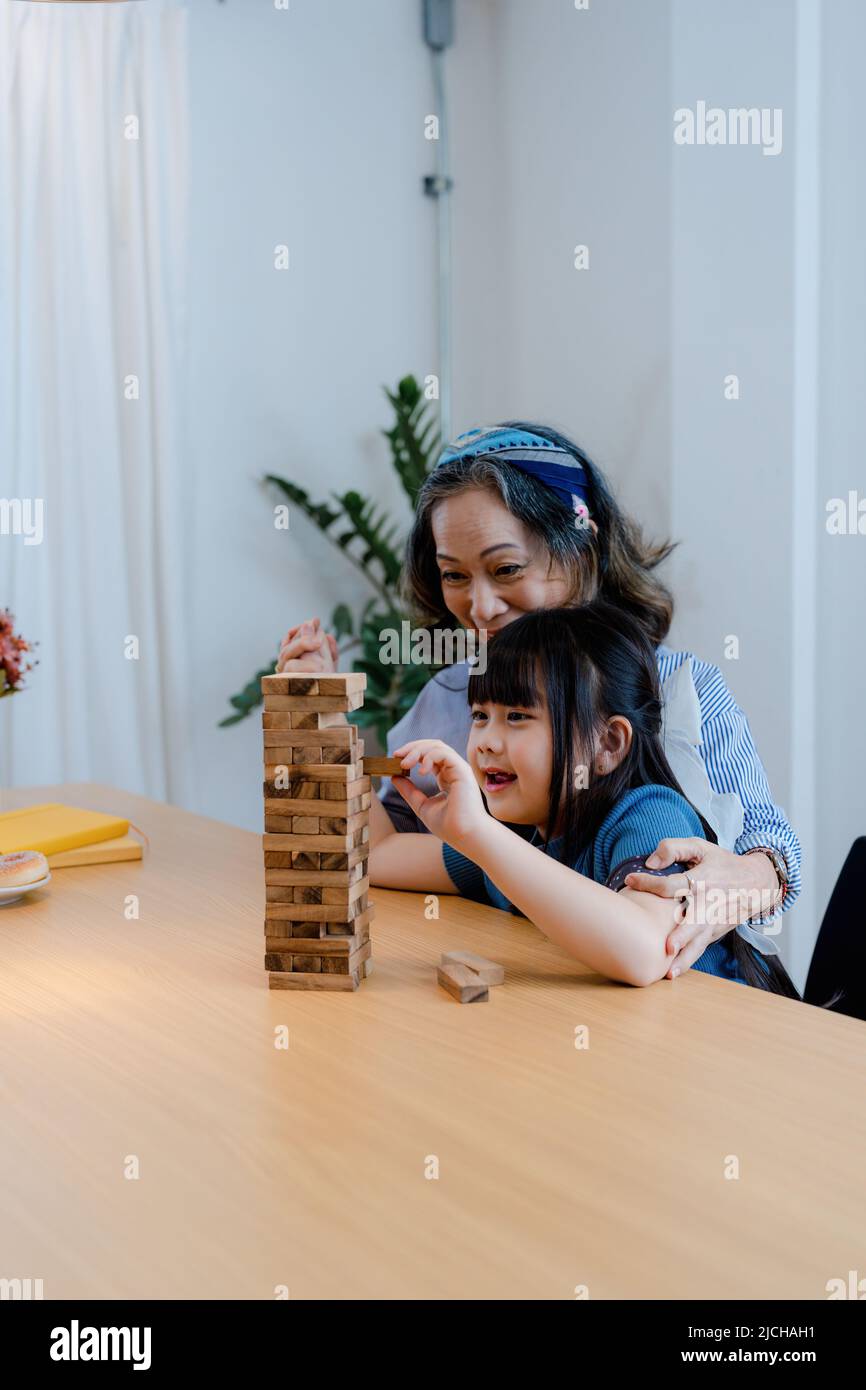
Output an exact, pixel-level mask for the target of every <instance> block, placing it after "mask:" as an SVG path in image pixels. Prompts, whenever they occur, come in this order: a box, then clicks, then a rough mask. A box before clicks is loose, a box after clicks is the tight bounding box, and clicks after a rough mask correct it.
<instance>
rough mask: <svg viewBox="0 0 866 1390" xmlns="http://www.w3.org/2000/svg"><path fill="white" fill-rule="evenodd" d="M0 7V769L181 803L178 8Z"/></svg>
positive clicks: (39, 780) (182, 142) (184, 748)
mask: <svg viewBox="0 0 866 1390" xmlns="http://www.w3.org/2000/svg"><path fill="white" fill-rule="evenodd" d="M0 15H2V17H0V81H2V89H0V499H2V498H5V499H7V504H9V503H10V500H11V501H12V502H14V500H15V499H17V500H18V502H19V503H22V504H23V506H22V507H21V508H20V509H19V510H18V511H17V513H16V507H15V506H14V505H7V506H6V509H5V513H3V514H0V523H2V517H3V515H5V518H6V521H5V525H2V527H0V607H9V608H11V609H12V611H13V612H14V614H15V617H16V620H17V623H16V625H17V628H18V629H19V630H20V631H21V632H23V634H24V636H25V637H26V638H28V639H35V640H38V641H39V644H40V645H39V649H38V652H37V656H38V659H39V665H38V666H37V667H36V669H35V670H34V671H32V672H31V673H30V676H29V677H28V681H27V684H28V689H27V690H26V691H24V692H23V693H21V694H19V695H14V696H12V697H7V698H5V699H0V760H2V769H0V771H2V781H3V783H5V784H6V785H24V784H45V783H55V782H61V781H97V782H108V783H111V784H113V785H115V786H117V787H121V788H127V789H129V790H131V791H140V792H144V793H145V794H148V795H151V796H155V797H158V798H160V799H166V800H171V801H176V802H180V803H183V802H185V801H188V799H189V790H190V785H191V777H192V769H191V767H190V766H189V762H190V754H189V747H190V738H189V730H188V727H187V720H188V709H189V704H190V680H189V673H188V670H187V651H188V619H187V594H188V589H189V586H188V583H187V582H186V576H185V573H184V569H185V558H184V557H185V554H186V553H187V551H188V547H187V545H186V544H185V540H186V537H187V535H188V532H189V529H190V527H191V524H192V510H191V499H190V498H189V497H188V496H187V492H186V483H185V470H184V456H183V429H184V419H183V402H184V395H185V392H184V380H183V355H184V340H185V318H186V265H185V257H186V237H187V232H186V222H187V191H188V171H187V162H188V151H187V12H186V5H185V4H181V3H176V2H175V3H170V2H169V0H165V2H164V3H163V2H162V0H128V3H120V4H92V3H88V4H83V3H82V4H76V3H65V4H59V3H54V4H36V3H29V2H28V0H2V11H0ZM40 502H41V505H42V509H43V511H42V516H43V534H42V537H41V542H39V543H37V538H38V529H37V527H36V525H35V522H36V519H37V518H38V514H39V504H40ZM16 514H17V516H18V517H19V518H20V524H19V525H18V529H17V533H16ZM28 517H29V520H30V534H29V535H25V534H23V531H24V529H25V522H26V519H27V518H28ZM4 531H5V534H4V533H3V532H4ZM130 639H135V640H136V641H137V644H138V646H137V655H136V648H135V645H134V642H133V641H131V640H130ZM130 658H132V659H130ZM116 809H117V810H118V811H120V810H121V809H122V808H121V806H118V807H117V808H116Z"/></svg>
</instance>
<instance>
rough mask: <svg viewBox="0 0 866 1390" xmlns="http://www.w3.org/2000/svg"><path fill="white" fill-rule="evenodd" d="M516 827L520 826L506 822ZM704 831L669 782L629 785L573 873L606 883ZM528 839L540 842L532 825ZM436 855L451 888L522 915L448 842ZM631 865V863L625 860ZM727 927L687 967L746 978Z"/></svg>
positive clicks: (553, 845)
mask: <svg viewBox="0 0 866 1390" xmlns="http://www.w3.org/2000/svg"><path fill="white" fill-rule="evenodd" d="M512 829H516V831H517V833H518V834H519V833H520V827H512ZM693 836H698V837H699V838H700V839H703V837H704V828H703V826H702V825H701V822H700V820H699V819H698V816H697V813H696V812H695V811H694V809H693V808H692V807H691V806H690V805H689V803H688V801H686V799H685V797H683V796H680V794H679V792H675V791H674V790H673V789H672V788H671V787H662V786H655V785H651V786H647V787H635V788H634V789H633V790H632V791H630V792H626V794H625V796H623V797H621V798H620V800H619V801H618V802H617V804H616V806H614V808H613V810H612V811H610V812H609V813H608V815H607V816H606V817H605V819H604V821H603V822H602V824H601V826H600V828H599V831H598V834H597V835H596V837H595V839H594V840H593V841H592V843H591V844H589V845H586V846H584V848H583V849H582V850H581V851H580V853H579V854H578V856H577V859H576V860H575V861H574V863H573V864H572V866H571V867H572V868H573V869H574V871H575V873H578V874H583V875H584V877H586V878H591V879H594V880H595V882H596V883H607V882H608V880H609V879H611V878H612V877H613V876H614V874H615V872H616V870H617V868H618V867H619V866H620V865H622V864H623V863H624V862H625V861H626V860H629V859H645V858H647V857H648V856H649V855H650V854H652V853H653V851H654V850H655V848H656V846H657V845H658V843H659V841H660V840H665V839H681V838H685V837H693ZM529 843H530V844H532V845H537V846H539V847H540V848H541V847H543V841H542V839H541V836H540V835H539V833H538V830H537V829H533V832H532V835H531V836H530V837H529ZM547 852H548V854H550V855H551V856H552V857H553V858H555V859H557V860H560V862H561V855H562V836H561V835H559V836H557V837H556V838H555V839H553V840H551V841H550V844H549V845H548V848H547ZM442 857H443V860H444V863H445V868H446V870H447V872H448V875H449V877H450V878H451V880H452V882H453V883H454V886H455V888H456V889H457V891H458V892H459V893H461V894H462V895H463V896H464V897H466V898H474V900H475V901H476V902H480V903H487V904H488V905H489V906H490V907H498V908H500V909H502V910H503V911H505V912H513V913H514V914H515V915H517V916H522V914H521V913H520V912H519V911H518V909H517V908H516V907H515V906H514V904H513V903H511V902H509V900H508V898H506V896H505V894H504V893H502V892H500V890H499V889H498V888H497V887H496V884H495V883H494V882H493V881H492V879H490V878H488V876H487V874H485V873H484V872H483V870H482V869H480V868H479V866H478V865H477V864H475V863H473V861H472V860H471V859H467V858H466V856H465V855H464V854H460V853H459V852H458V851H457V850H456V849H453V848H452V847H451V845H448V844H443V846H442ZM629 867H636V866H629ZM683 869H684V865H682V864H672V865H671V866H670V868H669V869H666V870H664V871H663V872H665V873H669V874H670V873H682V872H683ZM730 935H731V933H730V932H728V933H727V934H726V935H725V936H723V937H722V939H721V941H714V942H713V943H712V944H711V945H710V946H708V947H707V949H706V950H705V951H704V953H703V955H702V956H701V957H700V958H699V959H698V960H696V961H695V963H694V965H693V966H692V969H693V970H703V971H704V972H705V973H706V974H708V975H719V976H720V977H721V978H722V979H724V980H733V981H734V982H735V983H736V984H740V985H744V984H747V983H748V982H747V981H746V979H745V978H744V976H743V973H742V970H741V968H740V965H739V962H738V961H737V960H736V958H735V956H734V953H733V951H732V950H731V948H730V945H729V938H730ZM749 950H750V951H751V952H752V955H753V957H754V959H755V961H756V962H757V963H758V964H759V965H760V966H761V967H762V968H763V969H764V970H765V971H767V965H766V962H765V960H764V957H763V956H762V955H761V954H760V952H759V951H756V950H755V949H754V948H753V947H751V946H750V947H749Z"/></svg>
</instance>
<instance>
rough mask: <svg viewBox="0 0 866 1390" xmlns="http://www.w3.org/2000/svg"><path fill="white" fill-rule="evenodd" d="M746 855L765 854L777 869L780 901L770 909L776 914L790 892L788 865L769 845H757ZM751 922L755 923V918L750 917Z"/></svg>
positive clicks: (761, 915)
mask: <svg viewBox="0 0 866 1390" xmlns="http://www.w3.org/2000/svg"><path fill="white" fill-rule="evenodd" d="M746 854H765V855H766V856H767V858H768V859H769V861H770V863H771V864H772V866H773V868H774V869H775V871H776V878H777V879H778V881H779V882H778V892H779V897H778V901H774V902H773V903H772V904H771V907H770V911H771V912H775V911H776V910H777V908H780V907H781V906H782V905H783V903H784V901H785V897H786V894H787V892H788V865H787V864H786V862H785V860H784V859H783V857H782V855H781V854H780V853H779V851H778V850H777V849H771V848H770V847H769V846H768V845H756V846H755V848H754V849H747V850H746ZM756 915H757V916H758V917H763V916H766V914H765V913H763V912H759V913H757V914H756ZM749 921H750V922H752V921H754V917H750V918H749Z"/></svg>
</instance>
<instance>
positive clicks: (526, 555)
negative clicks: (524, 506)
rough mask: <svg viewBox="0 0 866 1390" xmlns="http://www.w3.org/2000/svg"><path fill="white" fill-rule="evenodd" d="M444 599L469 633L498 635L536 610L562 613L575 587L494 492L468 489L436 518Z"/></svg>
mask: <svg viewBox="0 0 866 1390" xmlns="http://www.w3.org/2000/svg"><path fill="white" fill-rule="evenodd" d="M431 520H432V527H433V539H434V542H435V545H436V560H437V563H438V565H439V575H440V579H441V582H442V596H443V599H444V601H445V605H446V607H447V608H448V611H449V612H450V613H453V614H454V617H455V618H456V619H457V621H458V622H459V623H461V624H462V625H463V627H465V628H469V629H475V630H477V629H479V628H486V629H487V631H488V632H496V631H498V630H499V629H500V628H503V627H505V626H507V624H508V623H511V622H514V620H515V618H519V617H521V616H522V615H523V614H524V613H530V612H532V611H533V610H534V609H536V608H561V607H563V606H564V605H565V604H567V603H568V602H569V597H570V588H571V586H570V583H569V581H568V579H567V578H566V576H565V575H564V574H563V572H562V570H561V568H559V567H553V566H552V564H551V557H550V553H549V551H548V550H547V547H546V546H545V545H544V543H543V542H542V541H540V540H539V539H538V537H537V536H534V535H533V534H532V532H531V531H529V529H528V528H527V527H526V526H525V525H524V524H523V522H522V521H519V520H518V518H517V517H515V516H512V515H511V512H510V511H509V510H508V508H507V507H506V506H505V504H504V502H503V501H502V499H501V498H500V497H498V496H497V495H496V493H495V492H492V491H490V490H489V489H488V488H467V489H466V491H465V492H459V493H457V494H456V495H455V496H454V497H446V498H444V499H443V500H442V501H441V502H437V504H436V506H435V507H434V508H433V514H432V518H431Z"/></svg>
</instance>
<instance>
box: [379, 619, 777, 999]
mask: <svg viewBox="0 0 866 1390" xmlns="http://www.w3.org/2000/svg"><path fill="white" fill-rule="evenodd" d="M468 697H469V702H470V705H471V709H472V728H471V732H470V738H469V744H468V748H467V758H468V761H467V760H466V759H464V758H462V757H461V756H460V755H459V754H458V753H456V752H455V751H454V749H453V748H449V747H448V745H447V744H445V743H442V742H441V741H439V740H436V739H416V740H413V741H412V742H411V743H407V744H404V745H403V747H402V748H398V749H396V750H395V752H396V755H397V756H398V757H400V758H401V759H402V765H403V768H404V769H405V771H406V772H407V774H408V773H409V772H410V771H411V770H412V768H413V767H416V768H417V769H418V771H419V773H421V774H425V773H426V774H429V773H433V774H435V776H436V779H437V781H438V784H439V788H440V791H439V793H438V795H435V796H429V797H428V796H426V795H425V794H424V792H423V791H422V790H421V789H420V788H419V787H416V786H415V785H414V784H413V783H412V782H411V781H410V780H409V778H408V776H406V777H396V778H394V779H393V785H394V787H395V788H397V789H399V791H400V793H401V795H402V796H403V797H404V798H405V799H406V801H407V802H408V803H409V805H410V806H411V807H412V809H413V811H414V812H415V813H416V815H417V816H418V817H419V819H420V821H421V822H422V824H423V825H425V826H426V827H427V829H428V830H430V831H432V835H426V834H423V833H418V834H413V833H409V832H403V833H398V832H396V831H395V830H394V828H393V825H392V823H391V821H390V818H389V817H388V814H387V812H386V811H385V810H384V808H383V807H382V805H381V803H380V802H379V799H378V797H374V798H373V803H372V807H371V817H372V819H371V837H372V847H371V851H370V879H371V882H372V883H377V884H380V885H381V886H383V887H386V888H403V889H416V890H419V891H423V892H432V893H448V892H451V893H453V892H459V893H462V894H464V895H465V896H467V897H471V898H474V899H476V900H477V901H479V902H485V903H489V904H490V905H491V906H493V907H498V908H503V909H505V910H510V911H512V912H519V913H522V914H523V915H524V916H526V917H528V918H530V919H531V920H532V921H533V922H534V923H535V925H536V926H537V927H539V928H540V930H541V931H543V932H544V933H545V935H546V936H548V937H550V939H551V940H552V941H556V942H557V943H558V944H559V945H560V946H562V947H563V948H564V949H565V950H566V951H568V953H569V954H570V955H573V956H575V957H576V958H577V959H578V960H580V961H581V962H582V963H583V964H584V965H588V966H589V967H590V968H591V969H593V970H597V971H599V972H601V973H602V974H604V975H607V976H609V977H610V978H612V979H615V980H622V981H625V982H626V983H628V984H633V985H648V984H652V983H653V982H654V981H656V980H660V979H661V978H662V977H663V976H664V975H666V974H667V973H668V971H669V969H670V957H669V956H668V954H667V950H666V939H667V937H668V935H669V933H670V932H671V930H672V929H673V927H674V926H675V925H676V923H677V922H678V921H680V920H681V919H682V915H683V912H684V906H683V902H682V901H675V900H672V899H670V898H662V897H656V896H655V895H653V894H650V893H645V892H637V891H635V890H633V889H631V888H630V887H629V886H628V874H629V872H630V871H634V870H637V869H641V870H643V869H644V862H643V861H644V860H645V859H646V858H647V857H648V856H649V855H651V854H652V853H653V851H654V850H655V848H656V846H657V845H658V843H659V841H660V840H663V839H666V838H671V837H688V836H704V837H707V838H711V839H715V836H714V835H713V832H712V830H711V829H710V828H709V826H708V825H707V823H706V822H705V821H704V820H702V818H701V817H699V816H698V814H697V812H696V811H695V810H694V809H693V807H692V806H691V805H690V804H689V802H688V801H687V800H686V799H685V797H684V796H683V794H682V792H681V790H680V788H679V786H678V785H677V782H676V779H675V777H674V775H673V773H672V772H671V769H670V766H669V765H668V762H667V760H666V758H665V755H664V752H663V750H662V744H661V737H660V731H661V712H662V705H661V695H660V690H659V681H658V673H657V666H656V660H655V654H654V652H653V650H652V647H651V644H650V642H649V640H648V639H647V638H646V636H645V635H644V634H643V633H642V630H641V628H640V627H639V625H638V624H637V623H636V622H635V621H634V620H633V619H631V618H630V617H628V616H627V615H625V614H624V613H623V612H622V610H621V609H618V608H614V607H613V606H612V605H609V604H607V603H601V602H599V603H594V604H592V605H589V606H588V607H583V608H568V609H566V608H559V609H546V610H539V611H537V612H532V613H529V614H527V615H525V616H524V617H522V618H519V619H517V620H516V621H514V622H512V623H509V624H508V625H507V626H506V627H505V628H504V629H502V631H500V632H497V633H496V634H495V636H493V637H492V638H491V641H490V646H489V648H488V651H487V669H486V670H485V671H484V673H483V674H481V673H478V674H473V675H472V676H471V677H470V680H469V689H468ZM485 803H486V804H485ZM524 827H525V828H526V829H525V830H524V829H523V828H524ZM661 872H666V873H674V872H677V873H682V872H683V867H682V865H679V864H674V865H671V866H669V868H668V869H667V870H663V871H661ZM612 889H613V890H614V891H611V890H612ZM694 968H695V969H697V970H704V971H706V972H708V973H709V974H713V975H720V976H722V977H724V978H725V979H729V980H734V981H737V982H738V983H741V984H750V985H755V986H757V987H758V988H762V989H767V990H771V991H773V992H775V993H779V994H786V995H789V996H790V997H793V998H799V995H798V994H797V991H796V989H795V988H794V985H793V983H792V982H791V980H790V979H789V977H788V975H787V974H786V972H785V970H784V969H783V967H782V966H781V964H780V963H779V961H778V958H777V957H775V956H769V957H765V956H762V955H761V954H760V952H758V951H757V950H756V949H755V948H754V947H753V946H752V945H751V944H750V943H749V942H747V941H746V940H744V939H743V937H741V936H739V935H738V934H737V933H736V932H731V933H728V934H727V935H726V936H725V937H723V938H722V940H720V941H716V942H714V943H713V944H712V945H711V946H709V947H708V948H707V949H706V950H705V951H704V953H703V955H702V956H701V957H700V959H699V960H698V961H697V962H696V963H695V967H694ZM673 973H677V972H673Z"/></svg>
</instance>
